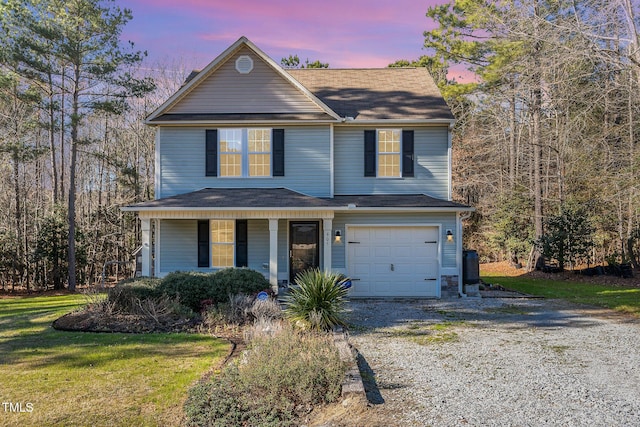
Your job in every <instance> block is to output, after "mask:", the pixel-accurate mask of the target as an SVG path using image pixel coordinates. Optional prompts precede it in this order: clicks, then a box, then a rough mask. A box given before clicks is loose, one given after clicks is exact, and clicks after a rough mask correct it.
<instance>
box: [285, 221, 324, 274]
mask: <svg viewBox="0 0 640 427" xmlns="http://www.w3.org/2000/svg"><path fill="white" fill-rule="evenodd" d="M319 242H320V223H319V222H318V221H298V222H291V223H289V283H295V278H296V276H297V275H298V273H300V272H302V271H304V270H307V269H309V268H316V267H318V266H319V265H320V247H319V246H320V245H319Z"/></svg>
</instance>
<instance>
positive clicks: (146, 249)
mask: <svg viewBox="0 0 640 427" xmlns="http://www.w3.org/2000/svg"><path fill="white" fill-rule="evenodd" d="M140 231H141V236H140V237H141V240H142V246H141V247H140V250H141V252H142V271H141V274H142V275H143V276H146V277H149V276H151V220H150V219H145V218H140Z"/></svg>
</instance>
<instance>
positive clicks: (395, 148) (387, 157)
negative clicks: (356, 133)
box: [364, 129, 415, 178]
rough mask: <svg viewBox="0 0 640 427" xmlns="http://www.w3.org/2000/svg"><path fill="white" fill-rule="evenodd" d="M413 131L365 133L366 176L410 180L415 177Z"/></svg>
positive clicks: (367, 131) (391, 130)
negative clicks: (409, 178)
mask: <svg viewBox="0 0 640 427" xmlns="http://www.w3.org/2000/svg"><path fill="white" fill-rule="evenodd" d="M413 136H414V132H413V130H400V129H378V130H365V131H364V176H365V177H381V178H400V177H402V178H408V177H413V176H414V162H415V159H414V144H413Z"/></svg>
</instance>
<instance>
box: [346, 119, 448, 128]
mask: <svg viewBox="0 0 640 427" xmlns="http://www.w3.org/2000/svg"><path fill="white" fill-rule="evenodd" d="M455 122H456V121H455V119H371V120H353V121H344V120H343V121H342V122H340V124H341V125H344V126H372V125H378V126H387V125H392V124H415V125H439V126H444V125H446V126H453V124H454V123H455Z"/></svg>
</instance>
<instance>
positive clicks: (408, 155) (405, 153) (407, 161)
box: [402, 130, 414, 177]
mask: <svg viewBox="0 0 640 427" xmlns="http://www.w3.org/2000/svg"><path fill="white" fill-rule="evenodd" d="M413 161H414V160H413V131H412V130H403V131H402V176H403V177H412V176H413Z"/></svg>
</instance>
